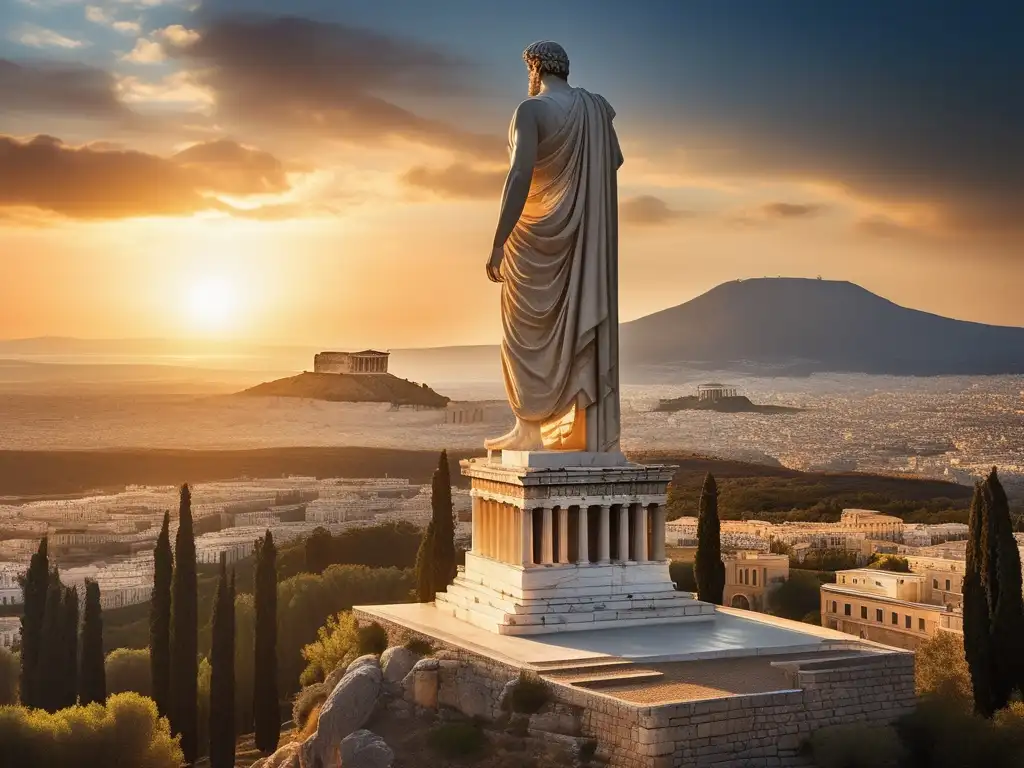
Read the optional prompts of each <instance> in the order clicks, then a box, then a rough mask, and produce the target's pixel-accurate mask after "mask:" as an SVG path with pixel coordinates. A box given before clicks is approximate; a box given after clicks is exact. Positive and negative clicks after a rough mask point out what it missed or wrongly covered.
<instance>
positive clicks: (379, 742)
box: [341, 730, 395, 768]
mask: <svg viewBox="0 0 1024 768" xmlns="http://www.w3.org/2000/svg"><path fill="white" fill-rule="evenodd" d="M394 760H395V753H394V752H393V751H392V750H391V747H389V746H388V745H387V743H386V742H385V741H384V739H382V738H381V737H380V736H378V735H377V734H375V733H374V732H373V731H367V730H359V731H356V732H355V733H350V734H349V735H348V736H346V737H345V738H344V739H342V740H341V764H342V765H343V766H345V768H391V764H392V763H393V762H394Z"/></svg>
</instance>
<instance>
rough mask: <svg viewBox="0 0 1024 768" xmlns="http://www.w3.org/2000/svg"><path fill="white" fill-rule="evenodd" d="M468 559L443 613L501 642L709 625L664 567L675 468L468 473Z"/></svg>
mask: <svg viewBox="0 0 1024 768" xmlns="http://www.w3.org/2000/svg"><path fill="white" fill-rule="evenodd" d="M461 467H462V473H463V474H464V475H466V476H467V477H469V478H470V481H471V486H472V490H471V495H472V500H473V547H472V550H471V551H470V552H469V553H467V555H466V565H465V567H464V568H461V569H460V570H459V572H458V575H457V576H456V579H455V581H454V583H453V584H451V585H449V587H448V588H447V590H446V591H444V592H440V593H438V594H437V596H436V599H435V605H436V607H437V610H438V611H439V612H440V613H442V614H445V615H449V616H452V617H454V618H456V619H458V620H460V621H464V622H466V623H467V624H470V625H473V626H476V627H480V628H483V629H486V630H488V631H491V632H494V633H497V634H502V635H533V634H545V633H557V632H565V631H586V630H592V629H595V628H627V627H637V626H641V625H644V626H647V625H657V624H663V623H676V622H681V621H706V620H709V619H711V618H713V617H714V613H715V609H714V606H713V605H710V604H708V603H703V602H700V601H699V600H697V599H695V597H694V596H693V594H692V593H689V592H679V591H677V590H676V589H675V585H674V584H673V583H672V580H671V578H670V576H669V570H668V565H669V564H668V560H667V559H666V557H665V501H666V494H667V489H668V483H669V481H670V480H671V478H672V475H673V474H674V470H675V467H670V466H663V465H657V466H648V465H642V464H632V463H630V462H628V461H626V460H625V459H624V458H623V457H621V454H594V453H585V452H554V451H551V452H524V453H522V454H520V453H519V452H508V451H506V452H503V454H502V455H501V456H500V457H498V458H497V459H496V458H494V457H493V456H492V457H491V458H490V459H470V460H467V461H463V462H462V464H461Z"/></svg>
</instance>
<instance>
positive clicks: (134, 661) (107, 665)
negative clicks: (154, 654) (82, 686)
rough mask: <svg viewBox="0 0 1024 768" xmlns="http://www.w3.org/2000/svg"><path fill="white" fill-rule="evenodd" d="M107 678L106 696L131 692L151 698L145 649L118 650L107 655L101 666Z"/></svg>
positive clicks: (147, 659) (150, 680)
mask: <svg viewBox="0 0 1024 768" xmlns="http://www.w3.org/2000/svg"><path fill="white" fill-rule="evenodd" d="M103 671H104V674H105V675H106V678H107V694H108V696H113V695H114V694H117V693H125V692H128V691H131V692H133V693H137V694H139V695H140V696H147V697H150V698H152V693H153V681H152V679H151V678H150V667H149V651H148V650H147V649H145V648H142V649H139V648H118V649H117V650H114V651H111V652H110V653H108V654H107V658H106V660H105V661H104V664H103Z"/></svg>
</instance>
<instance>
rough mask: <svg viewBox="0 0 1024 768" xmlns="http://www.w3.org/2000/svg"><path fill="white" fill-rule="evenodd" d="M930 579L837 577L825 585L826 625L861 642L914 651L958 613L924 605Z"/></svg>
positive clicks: (862, 572)
mask: <svg viewBox="0 0 1024 768" xmlns="http://www.w3.org/2000/svg"><path fill="white" fill-rule="evenodd" d="M926 578H927V577H926V576H924V575H923V574H919V573H898V572H895V571H883V570H877V569H873V568H856V569H853V570H848V571H838V572H837V573H836V583H835V584H822V585H821V624H822V626H824V627H828V628H829V629H837V630H839V631H840V632H846V633H847V634H850V635H856V636H857V637H860V638H861V639H866V640H872V641H874V642H878V643H884V644H885V645H892V646H896V647H897V648H907V649H909V650H913V649H915V648H916V647H917V646H918V645H919V644H920V643H921V642H922V641H923V640H926V639H927V638H929V637H931V636H932V635H934V634H935V633H936V632H938V631H939V628H940V624H941V623H942V616H943V615H946V614H951V613H953V611H952V610H950V609H947V608H946V607H945V606H943V605H932V604H929V603H926V602H924V600H925V588H924V585H925V580H926Z"/></svg>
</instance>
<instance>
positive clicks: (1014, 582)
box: [982, 467, 1024, 709]
mask: <svg viewBox="0 0 1024 768" xmlns="http://www.w3.org/2000/svg"><path fill="white" fill-rule="evenodd" d="M982 492H983V493H984V494H985V508H986V510H987V513H988V525H987V526H986V530H987V531H988V532H989V537H990V538H989V541H988V558H989V563H988V564H989V570H988V583H987V585H986V589H987V592H988V605H989V610H990V616H991V619H990V620H991V633H992V661H993V671H992V679H993V692H994V694H995V702H996V704H997V705H998V706H997V708H998V709H1002V708H1003V707H1005V706H1006V704H1007V703H1009V700H1010V698H1011V696H1012V695H1013V692H1014V690H1017V689H1020V687H1021V683H1022V682H1024V680H1022V675H1021V670H1022V663H1021V655H1020V643H1021V641H1022V640H1024V597H1022V593H1021V570H1020V552H1019V551H1018V549H1017V542H1016V540H1015V539H1014V537H1013V525H1012V523H1011V521H1010V505H1009V502H1008V501H1007V499H1006V492H1005V491H1004V490H1003V486H1002V483H1000V482H999V475H998V474H997V472H996V468H995V467H993V468H992V472H991V473H990V474H989V476H988V477H987V478H986V480H985V482H984V484H983V485H982Z"/></svg>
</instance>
